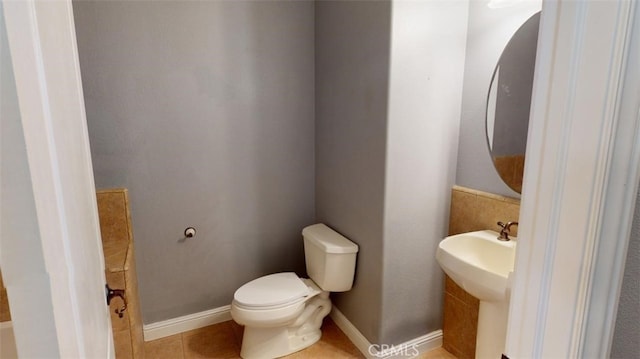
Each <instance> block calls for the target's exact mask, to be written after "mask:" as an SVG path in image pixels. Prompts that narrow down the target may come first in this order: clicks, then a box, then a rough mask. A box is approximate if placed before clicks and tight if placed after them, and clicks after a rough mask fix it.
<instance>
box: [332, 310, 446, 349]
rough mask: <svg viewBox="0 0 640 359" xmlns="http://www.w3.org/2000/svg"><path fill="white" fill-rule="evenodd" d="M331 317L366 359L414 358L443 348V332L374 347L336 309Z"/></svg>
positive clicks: (439, 331) (434, 332)
mask: <svg viewBox="0 0 640 359" xmlns="http://www.w3.org/2000/svg"><path fill="white" fill-rule="evenodd" d="M330 316H331V319H333V321H334V322H335V323H336V325H337V326H338V328H340V329H341V330H342V331H343V332H344V334H345V335H346V336H347V337H348V338H349V340H351V342H352V343H353V344H354V345H355V346H356V348H358V350H360V352H361V353H362V354H363V355H364V356H365V357H366V358H370V359H374V358H384V359H391V358H412V357H417V356H419V355H421V354H423V353H426V352H428V351H430V350H433V349H436V348H439V347H441V346H442V330H436V331H433V332H431V333H429V334H426V335H423V336H421V337H418V338H414V339H411V340H409V341H406V342H404V343H401V344H396V345H393V346H392V345H387V346H383V345H373V344H371V342H369V340H368V339H367V338H366V337H365V336H364V335H362V333H360V331H359V330H358V328H356V327H355V326H354V325H353V324H351V322H350V321H349V319H347V317H345V316H344V314H342V312H340V310H338V309H337V308H336V307H333V308H332V309H331V314H330ZM380 349H382V350H380Z"/></svg>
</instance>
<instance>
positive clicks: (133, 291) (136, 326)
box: [124, 242, 145, 359]
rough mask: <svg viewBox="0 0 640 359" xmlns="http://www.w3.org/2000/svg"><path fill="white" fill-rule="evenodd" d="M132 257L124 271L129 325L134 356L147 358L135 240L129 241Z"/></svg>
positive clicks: (129, 254)
mask: <svg viewBox="0 0 640 359" xmlns="http://www.w3.org/2000/svg"><path fill="white" fill-rule="evenodd" d="M127 256H128V257H130V258H131V259H130V260H128V263H129V266H128V269H127V270H126V271H125V272H124V273H125V275H124V279H125V287H126V291H127V298H128V299H129V306H128V309H127V312H129V313H128V315H129V327H130V330H131V345H132V347H133V356H134V358H136V359H141V358H145V351H144V337H143V334H142V312H141V310H140V299H139V296H138V275H137V272H136V261H135V256H134V248H133V242H129V252H128V254H127Z"/></svg>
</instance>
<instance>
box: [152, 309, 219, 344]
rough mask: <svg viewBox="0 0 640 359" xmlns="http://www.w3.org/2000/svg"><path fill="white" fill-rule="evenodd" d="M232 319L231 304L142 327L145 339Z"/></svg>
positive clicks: (158, 337) (157, 337) (153, 338)
mask: <svg viewBox="0 0 640 359" xmlns="http://www.w3.org/2000/svg"><path fill="white" fill-rule="evenodd" d="M228 320H231V306H230V305H225V306H224V307H219V308H214V309H210V310H205V311H204V312H199V313H194V314H189V315H184V316H182V317H178V318H173V319H167V320H163V321H161V322H156V323H151V324H145V325H144V326H143V328H142V331H143V335H144V341H145V342H148V341H151V340H155V339H160V338H164V337H168V336H171V335H174V334H178V333H182V332H186V331H188V330H193V329H198V328H203V327H206V326H208V325H213V324H218V323H222V322H226V321H228Z"/></svg>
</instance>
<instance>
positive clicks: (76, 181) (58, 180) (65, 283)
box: [2, 0, 114, 358]
mask: <svg viewBox="0 0 640 359" xmlns="http://www.w3.org/2000/svg"><path fill="white" fill-rule="evenodd" d="M2 6H3V10H4V18H5V24H6V33H7V39H8V43H9V48H10V55H11V61H12V64H13V72H14V76H15V85H16V91H17V95H18V96H17V97H18V104H19V109H20V119H21V123H22V129H23V133H24V140H25V145H26V154H27V162H28V167H29V172H30V177H31V187H32V188H31V190H32V192H33V201H34V203H35V212H36V213H35V215H34V216H33V217H35V218H34V220H35V221H37V225H38V232H39V236H38V238H35V236H33V237H30V238H28V239H29V240H30V243H33V244H34V245H37V247H39V248H41V249H42V252H41V253H38V252H37V251H35V250H34V251H30V252H28V257H22V258H19V261H20V263H18V264H12V261H7V260H5V259H6V257H5V256H3V263H2V265H3V270H4V269H6V271H5V272H3V275H4V276H5V278H4V279H5V282H6V283H7V291H8V292H9V297H10V298H12V299H13V300H12V302H11V312H12V321H13V326H14V332H15V338H16V345H17V348H18V352H19V353H21V355H22V356H24V357H64V358H80V357H83V358H84V357H100V358H113V357H114V352H113V337H112V334H111V322H110V320H109V311H108V310H109V308H108V306H107V305H106V302H105V292H104V283H106V280H105V275H104V256H103V252H102V246H101V240H100V227H99V223H98V213H97V204H96V197H95V185H94V181H93V171H92V166H91V154H90V151H89V136H88V133H87V123H86V118H85V110H84V97H83V91H82V82H81V78H80V65H79V63H78V55H77V41H76V38H75V26H74V21H73V8H72V4H71V0H64V1H62V0H61V1H52V2H43V1H37V0H25V1H3V4H2ZM4 155H5V154H4V153H3V160H4ZM7 158H17V159H18V160H19V161H22V162H24V160H23V159H21V158H19V157H16V155H15V154H14V153H9V154H7ZM21 200H29V199H27V198H24V199H21ZM12 230H14V229H12ZM16 232H18V236H13V235H11V236H8V237H11V239H8V240H9V241H10V240H14V241H15V240H22V239H23V238H21V235H22V233H20V232H19V231H16ZM3 234H4V232H3ZM3 240H4V238H3ZM25 263H29V268H26V269H25V268H24V267H25ZM41 268H43V269H41ZM34 293H41V294H40V295H38V294H34ZM43 302H46V304H47V305H43ZM49 303H51V306H49V305H48V304H49ZM14 314H15V315H14ZM50 326H51V327H54V326H55V332H54V333H51V332H48V333H43V334H42V335H41V334H40V331H42V330H44V328H47V329H48V328H49V327H50Z"/></svg>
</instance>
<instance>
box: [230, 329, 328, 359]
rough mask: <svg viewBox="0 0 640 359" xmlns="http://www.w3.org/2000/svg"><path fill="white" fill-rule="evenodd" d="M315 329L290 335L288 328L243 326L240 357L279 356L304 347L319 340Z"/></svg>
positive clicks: (320, 333) (258, 358) (247, 358)
mask: <svg viewBox="0 0 640 359" xmlns="http://www.w3.org/2000/svg"><path fill="white" fill-rule="evenodd" d="M321 336H322V332H321V331H320V329H317V330H315V331H313V332H309V333H306V334H304V335H301V336H295V335H294V336H293V337H292V336H291V333H290V329H289V328H255V327H254V328H245V329H244V335H243V337H242V349H241V350H240V357H242V358H244V359H262V358H279V357H283V356H285V355H289V354H292V353H295V352H297V351H300V350H302V349H305V348H307V347H309V346H311V345H312V344H314V343H316V342H317V341H318V340H320V337H321Z"/></svg>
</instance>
